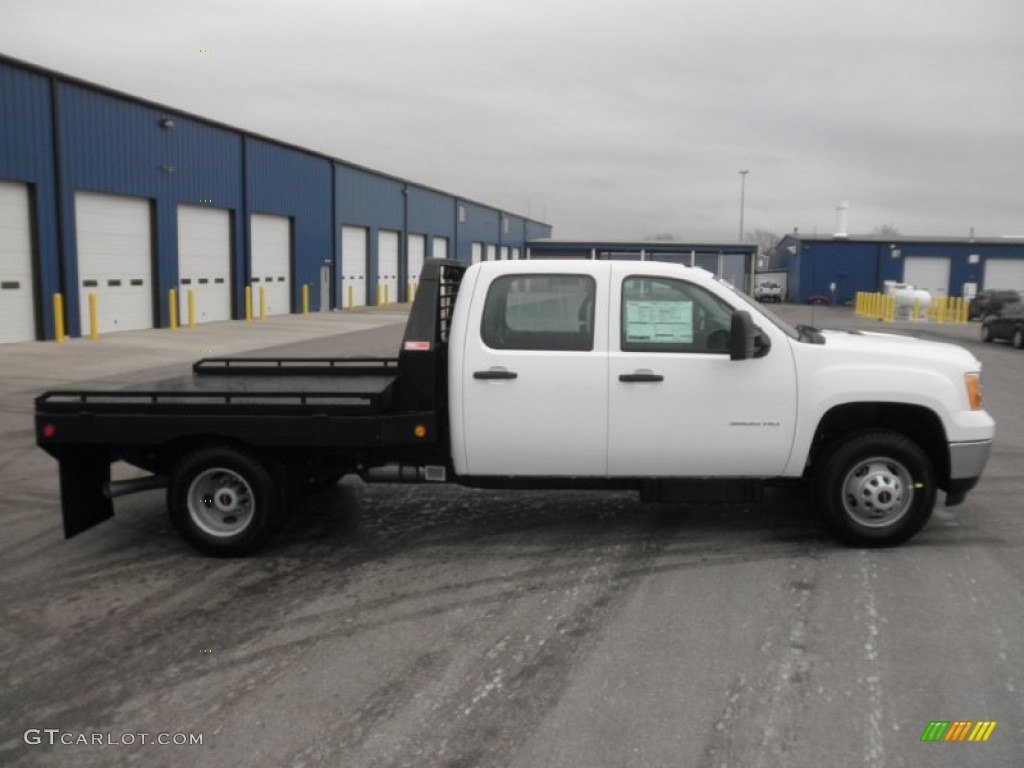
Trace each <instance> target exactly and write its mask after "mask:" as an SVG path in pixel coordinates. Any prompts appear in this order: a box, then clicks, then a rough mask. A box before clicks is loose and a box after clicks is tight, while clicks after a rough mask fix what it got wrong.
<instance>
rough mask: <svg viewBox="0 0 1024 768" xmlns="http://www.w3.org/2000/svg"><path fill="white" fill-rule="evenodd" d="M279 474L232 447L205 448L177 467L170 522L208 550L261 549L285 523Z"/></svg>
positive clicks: (226, 553)
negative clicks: (278, 479)
mask: <svg viewBox="0 0 1024 768" xmlns="http://www.w3.org/2000/svg"><path fill="white" fill-rule="evenodd" d="M278 474H279V473H277V472H275V471H274V470H272V469H268V468H267V467H266V466H264V465H263V464H261V463H260V462H259V461H257V460H256V459H255V458H253V457H252V456H250V455H249V454H247V453H245V452H243V451H240V450H237V449H235V448H229V447H210V448H202V449H200V450H198V451H195V452H194V453H190V454H188V455H187V456H185V457H184V458H182V459H181V461H179V462H178V464H177V466H175V468H174V471H173V472H172V473H171V480H170V486H169V487H168V489H167V513H168V515H169V516H170V518H171V523H172V524H173V525H174V527H175V528H176V529H177V531H178V533H180V534H181V536H182V538H184V539H185V540H186V541H187V542H188V543H189V544H191V545H192V546H193V547H195V548H196V549H198V550H199V551H200V552H203V553H204V554H207V555H214V556H216V557H240V556H243V555H248V554H251V553H252V552H255V551H256V550H257V549H259V547H260V546H262V545H263V544H264V543H265V542H266V540H267V539H268V538H269V537H270V536H271V535H272V534H273V533H274V531H276V530H277V529H278V528H279V527H280V524H281V523H282V522H283V517H284V512H285V509H284V506H285V503H284V499H285V496H284V494H282V489H281V487H280V483H278V482H276V478H277V476H278Z"/></svg>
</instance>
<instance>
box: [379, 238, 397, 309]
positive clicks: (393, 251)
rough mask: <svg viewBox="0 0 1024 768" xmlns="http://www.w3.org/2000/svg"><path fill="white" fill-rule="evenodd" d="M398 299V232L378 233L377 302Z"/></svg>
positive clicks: (390, 301)
mask: <svg viewBox="0 0 1024 768" xmlns="http://www.w3.org/2000/svg"><path fill="white" fill-rule="evenodd" d="M396 301H398V233H397V232H391V231H389V230H384V229H382V230H381V231H380V232H378V233H377V303H378V304H391V303H393V302H396Z"/></svg>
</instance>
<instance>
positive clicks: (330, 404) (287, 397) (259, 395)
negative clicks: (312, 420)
mask: <svg viewBox="0 0 1024 768" xmlns="http://www.w3.org/2000/svg"><path fill="white" fill-rule="evenodd" d="M384 395H386V392H336V391H335V392H330V391H311V392H237V391H236V392H211V391H204V392H168V391H140V390H127V391H110V392H103V391H88V390H52V391H50V392H44V393H43V394H42V395H39V397H37V398H36V400H35V404H36V412H37V413H81V412H90V413H103V412H105V411H106V412H113V411H116V412H121V411H123V410H124V409H125V407H126V406H133V405H134V406H146V407H147V409H149V408H158V409H160V410H174V409H181V410H183V411H190V412H191V411H194V410H195V409H196V407H201V406H225V405H238V406H243V405H244V406H299V407H310V406H321V407H325V408H328V409H332V408H339V409H342V410H345V409H353V408H356V409H359V410H362V411H365V410H367V409H373V410H379V409H380V407H381V404H382V398H383V396H384Z"/></svg>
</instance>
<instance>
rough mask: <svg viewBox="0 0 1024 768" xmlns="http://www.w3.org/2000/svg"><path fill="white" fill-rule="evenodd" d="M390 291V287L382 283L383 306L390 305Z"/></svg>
mask: <svg viewBox="0 0 1024 768" xmlns="http://www.w3.org/2000/svg"><path fill="white" fill-rule="evenodd" d="M390 291H391V286H390V285H388V284H387V283H384V304H385V305H387V304H390V303H391V294H390Z"/></svg>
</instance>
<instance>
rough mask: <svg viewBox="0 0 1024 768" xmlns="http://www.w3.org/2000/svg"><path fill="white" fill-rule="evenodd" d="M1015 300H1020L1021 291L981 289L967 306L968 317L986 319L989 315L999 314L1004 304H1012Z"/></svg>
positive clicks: (970, 318)
mask: <svg viewBox="0 0 1024 768" xmlns="http://www.w3.org/2000/svg"><path fill="white" fill-rule="evenodd" d="M1015 301H1020V292H1019V291H1009V290H1006V291H1004V290H994V289H988V290H984V291H979V292H978V295H977V296H975V297H974V299H973V300H972V301H971V303H970V305H969V306H968V308H967V318H968V319H969V320H974V319H975V318H979V317H980V318H981V319H985V318H986V317H988V316H989V315H997V314H999V310H1001V309H1002V308H1003V306H1004V305H1006V304H1012V303H1013V302H1015Z"/></svg>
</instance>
